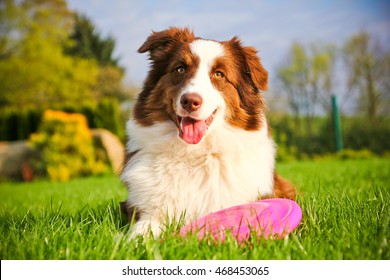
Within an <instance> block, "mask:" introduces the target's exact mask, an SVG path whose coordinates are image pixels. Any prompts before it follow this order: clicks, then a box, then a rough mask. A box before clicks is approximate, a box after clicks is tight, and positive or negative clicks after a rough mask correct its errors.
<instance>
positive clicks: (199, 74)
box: [134, 27, 268, 144]
mask: <svg viewBox="0 0 390 280" xmlns="http://www.w3.org/2000/svg"><path fill="white" fill-rule="evenodd" d="M138 51H139V52H140V53H144V52H149V56H150V60H151V69H150V71H149V74H148V77H147V78H146V80H145V82H144V87H143V91H142V92H141V93H140V95H139V97H138V101H137V104H136V106H135V109H134V118H135V120H136V121H137V122H138V123H139V124H141V125H144V126H149V125H153V124H155V123H157V122H159V121H172V122H173V123H174V124H175V125H176V126H177V129H178V134H179V136H180V137H181V138H182V139H183V140H184V141H185V142H186V143H188V144H197V143H199V142H200V141H201V140H202V138H203V137H204V136H205V135H206V132H207V131H208V130H212V129H213V128H214V127H216V126H218V125H221V124H222V123H224V122H225V123H227V124H229V125H231V126H233V127H238V128H242V129H245V130H258V129H260V127H261V124H262V122H263V117H262V116H263V115H262V113H263V110H264V104H263V99H262V96H261V94H260V91H264V90H266V89H267V84H268V73H267V71H266V70H265V69H264V68H263V66H262V65H261V63H260V59H259V57H258V56H257V51H256V50H255V49H254V48H252V47H245V46H242V44H241V42H240V40H239V39H238V38H237V37H234V38H232V39H231V40H229V41H225V42H217V41H213V40H205V39H201V38H197V37H195V36H194V34H193V33H192V32H191V31H190V30H188V29H187V28H185V29H180V28H176V27H172V28H170V29H167V30H164V31H161V32H153V33H152V34H151V35H150V36H149V37H148V39H147V40H146V42H145V43H144V44H143V45H142V46H141V47H140V48H139V50H138Z"/></svg>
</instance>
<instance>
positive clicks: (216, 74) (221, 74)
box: [214, 71, 224, 79]
mask: <svg viewBox="0 0 390 280" xmlns="http://www.w3.org/2000/svg"><path fill="white" fill-rule="evenodd" d="M214 76H215V77H216V78H218V79H220V78H223V77H224V75H223V73H222V72H221V71H215V73H214Z"/></svg>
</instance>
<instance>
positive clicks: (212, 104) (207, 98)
mask: <svg viewBox="0 0 390 280" xmlns="http://www.w3.org/2000/svg"><path fill="white" fill-rule="evenodd" d="M190 49H191V52H192V53H193V54H194V55H196V56H197V57H199V65H198V68H197V69H196V74H195V76H194V77H193V78H192V79H191V80H190V81H189V82H188V84H187V86H185V87H184V88H183V90H182V92H181V94H180V96H179V98H178V100H177V108H178V112H177V113H178V114H179V115H181V116H187V114H188V113H187V112H186V111H185V110H184V109H183V108H182V107H181V105H180V97H181V96H182V95H183V94H186V93H198V94H199V95H200V96H201V97H202V99H203V104H202V106H201V108H200V110H198V111H196V112H193V113H192V115H191V117H193V118H195V119H198V120H205V119H207V118H208V117H209V116H210V115H211V114H212V113H213V112H214V110H215V109H218V110H224V100H223V97H222V96H221V93H220V92H219V91H218V90H217V89H216V88H215V87H214V86H213V84H212V83H211V80H210V70H211V67H212V66H213V63H214V61H215V59H217V58H218V57H221V56H223V55H224V49H223V46H222V45H221V44H220V43H218V42H214V41H209V40H203V39H198V40H195V41H194V42H192V43H191V45H190ZM221 113H222V112H221ZM222 115H223V114H219V116H222Z"/></svg>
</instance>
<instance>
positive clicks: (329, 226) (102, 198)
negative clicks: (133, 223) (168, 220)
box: [0, 159, 390, 260]
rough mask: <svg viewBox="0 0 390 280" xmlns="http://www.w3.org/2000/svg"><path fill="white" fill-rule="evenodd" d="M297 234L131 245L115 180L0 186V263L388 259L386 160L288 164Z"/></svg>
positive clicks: (389, 175) (281, 168)
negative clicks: (298, 215)
mask: <svg viewBox="0 0 390 280" xmlns="http://www.w3.org/2000/svg"><path fill="white" fill-rule="evenodd" d="M278 172H279V173H280V174H282V175H283V176H284V177H286V178H289V179H290V180H292V181H293V182H294V183H295V184H297V185H298V186H299V189H300V192H301V194H300V196H299V198H298V203H299V205H300V206H301V208H302V211H303V219H302V222H301V224H300V225H299V227H298V228H297V229H296V230H295V231H294V232H293V233H292V234H290V235H289V236H288V237H287V238H285V239H282V240H256V239H253V240H251V241H250V242H249V243H248V244H246V245H244V246H242V245H241V246H240V245H238V244H236V242H234V240H233V239H231V238H229V239H228V240H227V242H225V243H223V244H210V243H209V242H207V241H198V240H197V238H196V237H195V236H191V237H188V238H185V239H184V238H179V237H177V236H175V234H174V231H175V229H176V227H175V226H171V227H170V228H169V229H168V230H167V232H166V234H165V235H163V236H162V238H161V239H157V240H155V239H151V238H149V239H146V240H144V242H140V241H141V240H138V242H134V241H129V239H128V230H129V226H128V225H127V223H126V221H125V219H124V217H123V216H122V215H121V213H120V211H119V207H118V203H119V201H122V200H123V199H125V197H126V191H125V189H124V187H122V186H121V183H120V182H119V179H118V178H117V177H115V176H108V177H94V178H86V179H77V180H73V181H71V182H67V183H50V182H47V181H40V182H33V183H2V184H0V197H1V200H0V201H1V202H0V221H1V224H0V258H1V259H3V260H4V259H390V252H389V243H388V242H389V235H390V233H389V227H390V225H389V219H390V180H389V179H390V160H389V159H370V160H348V161H330V160H329V161H319V162H292V163H283V164H279V165H278Z"/></svg>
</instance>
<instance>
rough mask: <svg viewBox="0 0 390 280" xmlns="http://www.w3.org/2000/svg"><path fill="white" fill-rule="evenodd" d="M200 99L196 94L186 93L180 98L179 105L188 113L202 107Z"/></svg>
mask: <svg viewBox="0 0 390 280" xmlns="http://www.w3.org/2000/svg"><path fill="white" fill-rule="evenodd" d="M202 102H203V100H202V97H201V96H200V95H199V94H197V93H186V94H183V95H182V97H181V98H180V104H181V106H182V107H183V109H184V110H186V111H187V112H188V113H191V112H193V111H196V110H198V109H199V108H200V107H201V106H202Z"/></svg>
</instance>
